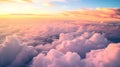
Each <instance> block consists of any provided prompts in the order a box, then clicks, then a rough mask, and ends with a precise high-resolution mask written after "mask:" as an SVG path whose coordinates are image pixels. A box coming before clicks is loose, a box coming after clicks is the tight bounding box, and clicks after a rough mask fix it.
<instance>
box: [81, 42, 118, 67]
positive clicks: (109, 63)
mask: <svg viewBox="0 0 120 67" xmlns="http://www.w3.org/2000/svg"><path fill="white" fill-rule="evenodd" d="M111 50H112V51H111ZM119 56H120V43H117V44H115V43H111V44H109V45H108V47H106V48H105V49H99V50H92V51H91V52H89V53H88V54H87V56H86V59H85V60H83V62H84V63H86V65H88V66H89V67H97V66H100V67H119V66H120V64H119V62H120V58H119Z"/></svg>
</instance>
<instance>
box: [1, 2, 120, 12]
mask: <svg viewBox="0 0 120 67" xmlns="http://www.w3.org/2000/svg"><path fill="white" fill-rule="evenodd" d="M119 3H120V0H0V14H15V13H22V14H23V13H25V14H43V13H45V14H48V13H56V12H62V11H68V10H77V9H96V8H119V7H120V5H119Z"/></svg>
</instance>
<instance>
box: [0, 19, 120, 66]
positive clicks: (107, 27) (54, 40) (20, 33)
mask: <svg viewBox="0 0 120 67" xmlns="http://www.w3.org/2000/svg"><path fill="white" fill-rule="evenodd" d="M8 21H9V22H10V21H12V22H11V23H10V24H8ZM23 21H24V22H23ZM19 22H23V23H21V24H19ZM19 22H18V20H17V19H16V20H14V19H7V20H4V21H2V22H1V25H0V33H1V35H0V38H1V39H0V43H1V44H0V67H98V66H101V67H119V66H120V64H119V61H120V58H119V56H120V44H119V43H111V42H113V41H109V40H108V39H107V37H106V35H110V36H112V35H113V34H114V35H115V36H116V37H119V29H120V28H119V23H100V24H99V23H92V24H91V23H87V24H83V23H80V22H81V21H79V24H76V21H71V20H66V21H64V20H62V21H55V20H54V21H51V20H49V21H48V20H47V21H46V20H44V21H43V20H40V21H39V20H36V19H29V20H28V19H23V20H21V19H19ZM33 22H34V23H33ZM50 22H51V23H50ZM77 23H78V22H77ZM116 33H117V34H118V35H116ZM112 38H114V37H112ZM1 40H2V41H3V42H2V41H1ZM115 40H116V39H115ZM119 42H120V41H119Z"/></svg>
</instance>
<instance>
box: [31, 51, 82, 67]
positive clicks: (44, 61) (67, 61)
mask: <svg viewBox="0 0 120 67" xmlns="http://www.w3.org/2000/svg"><path fill="white" fill-rule="evenodd" d="M79 61H80V57H79V55H78V54H77V53H72V52H67V53H66V54H63V53H61V52H59V51H57V50H55V49H51V50H50V51H49V52H48V53H47V55H45V54H42V53H40V54H39V55H38V56H37V57H35V58H33V63H32V65H31V66H30V67H79Z"/></svg>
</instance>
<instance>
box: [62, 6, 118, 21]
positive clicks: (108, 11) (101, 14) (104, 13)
mask: <svg viewBox="0 0 120 67" xmlns="http://www.w3.org/2000/svg"><path fill="white" fill-rule="evenodd" d="M119 13H120V11H119V9H117V8H96V9H80V10H73V11H66V12H63V13H62V15H63V16H69V17H72V18H75V19H78V20H93V21H96V20H103V21H104V20H105V21H107V20H108V21H110V20H111V19H112V20H117V19H118V20H119V19H120V14H119ZM78 17H80V18H78ZM84 17H86V19H84ZM112 20H111V21H112Z"/></svg>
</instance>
